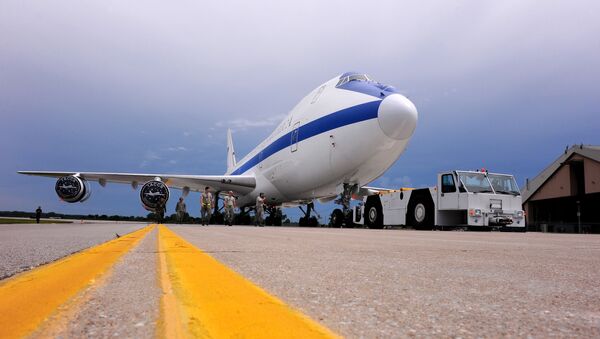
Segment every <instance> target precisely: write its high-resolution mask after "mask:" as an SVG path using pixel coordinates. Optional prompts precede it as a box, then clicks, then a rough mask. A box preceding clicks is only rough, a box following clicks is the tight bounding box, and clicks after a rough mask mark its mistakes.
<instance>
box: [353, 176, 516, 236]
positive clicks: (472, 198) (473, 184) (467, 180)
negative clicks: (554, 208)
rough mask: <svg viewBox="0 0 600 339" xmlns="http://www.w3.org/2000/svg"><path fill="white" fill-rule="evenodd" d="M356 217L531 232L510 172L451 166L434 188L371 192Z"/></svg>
mask: <svg viewBox="0 0 600 339" xmlns="http://www.w3.org/2000/svg"><path fill="white" fill-rule="evenodd" d="M353 212H354V222H355V223H358V224H366V225H367V226H369V227H372V228H381V227H383V226H396V225H407V226H412V227H414V228H416V229H431V228H433V227H435V226H452V227H454V226H466V227H472V228H477V227H482V228H491V227H501V228H504V229H508V228H511V229H515V230H519V231H525V230H526V229H525V216H524V212H523V210H522V199H521V193H520V191H519V187H518V186H517V183H516V181H515V178H514V177H513V176H512V175H510V174H500V173H488V172H487V171H485V170H481V171H458V170H457V171H448V172H442V173H440V174H438V176H437V185H436V186H435V187H429V188H420V189H412V188H401V189H398V190H389V191H381V192H379V193H378V194H377V195H374V196H369V197H365V198H364V199H363V201H362V203H360V204H359V206H357V207H356V208H355V209H354V210H353Z"/></svg>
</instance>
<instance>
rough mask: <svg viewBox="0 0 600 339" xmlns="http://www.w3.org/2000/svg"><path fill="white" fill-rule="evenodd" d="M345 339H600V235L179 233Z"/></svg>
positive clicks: (294, 231) (205, 230)
mask: <svg viewBox="0 0 600 339" xmlns="http://www.w3.org/2000/svg"><path fill="white" fill-rule="evenodd" d="M172 229H173V230H174V231H175V232H177V233H178V234H179V235H181V236H182V237H183V238H185V239H187V240H188V241H190V242H191V243H193V244H194V245H196V246H198V247H199V248H201V249H203V250H205V251H207V252H208V253H210V254H211V255H212V256H214V257H215V258H217V259H218V260H220V261H221V262H222V263H224V264H226V265H228V266H229V267H231V268H232V269H234V270H236V271H238V272H239V273H241V274H243V275H244V276H245V277H247V278H249V279H250V280H252V281H253V282H255V283H256V284H258V285H259V286H262V287H263V288H265V289H267V290H268V291H270V292H271V293H273V294H275V295H276V296H278V297H279V298H281V299H283V300H285V301H286V302H287V303H289V304H291V305H292V306H295V307H297V308H298V309H300V310H302V311H303V312H305V313H306V314H308V315H309V316H311V317H312V318H313V319H317V320H318V321H321V322H322V323H323V324H324V325H325V326H328V327H329V328H330V329H332V330H334V331H336V332H338V333H340V334H342V335H344V336H347V337H380V338H382V337H386V338H387V337H406V336H413V335H415V336H419V337H431V336H443V337H481V336H483V337H499V336H518V337H527V336H532V337H548V336H558V337H598V336H600V312H599V310H600V256H599V255H600V237H598V236H596V235H567V234H542V233H525V234H523V233H497V232H494V233H478V232H477V233H475V232H458V231H455V232H440V231H437V232H434V231H411V230H367V229H316V228H313V229H310V228H306V229H304V228H254V227H197V226H175V227H173V228H172Z"/></svg>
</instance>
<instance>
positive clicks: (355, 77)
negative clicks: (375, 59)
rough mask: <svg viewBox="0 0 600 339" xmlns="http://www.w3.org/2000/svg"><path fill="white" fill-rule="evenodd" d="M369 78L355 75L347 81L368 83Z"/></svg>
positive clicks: (364, 75)
mask: <svg viewBox="0 0 600 339" xmlns="http://www.w3.org/2000/svg"><path fill="white" fill-rule="evenodd" d="M369 80H370V79H369V77H368V76H367V75H366V74H355V75H351V76H349V77H348V81H369Z"/></svg>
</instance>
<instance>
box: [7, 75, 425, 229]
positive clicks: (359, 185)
mask: <svg viewBox="0 0 600 339" xmlns="http://www.w3.org/2000/svg"><path fill="white" fill-rule="evenodd" d="M417 119H418V113H417V109H416V108H415V105H414V104H413V103H412V102H411V101H410V100H408V99H407V98H406V97H405V96H403V95H401V94H399V93H397V91H396V90H395V89H394V88H393V87H390V86H385V85H382V84H380V83H378V82H376V81H373V80H372V79H371V78H369V77H368V76H367V75H365V74H361V73H356V72H347V73H344V74H342V75H340V76H336V77H335V78H333V79H331V80H329V81H327V82H325V83H324V84H322V85H320V86H319V87H317V88H316V89H314V90H313V91H312V92H310V93H309V94H308V95H307V96H306V97H304V99H302V100H301V101H300V102H299V103H298V104H297V105H296V106H295V107H294V108H293V109H292V110H291V111H290V112H289V114H288V115H287V117H286V118H285V119H284V120H283V121H282V122H281V123H280V124H279V126H277V128H276V129H275V130H274V131H273V133H271V135H270V136H269V137H268V138H266V139H265V140H264V141H262V142H261V143H260V144H259V145H258V146H257V147H256V148H255V149H254V150H252V151H251V152H250V153H249V154H248V155H246V156H245V157H244V158H243V159H241V160H240V161H236V157H235V151H234V148H233V141H232V137H231V131H230V130H228V131H227V172H226V173H225V175H172V174H135V173H99V172H76V171H65V172H53V171H52V172H50V171H19V173H21V174H28V175H38V176H46V177H54V178H59V179H58V181H57V183H56V186H55V190H56V192H57V194H58V196H59V197H60V198H61V199H63V200H64V201H67V202H78V201H84V200H85V199H86V198H87V197H88V196H89V193H90V190H89V187H88V185H87V181H98V182H99V183H100V185H101V186H105V185H106V183H107V182H115V183H128V184H131V185H132V187H133V188H134V189H136V188H137V186H138V183H144V185H143V186H142V188H141V191H140V198H141V201H142V204H143V206H144V207H145V208H146V209H148V210H151V211H153V210H154V208H155V207H156V204H157V202H158V199H159V197H158V196H152V195H150V196H149V195H147V193H149V192H160V193H161V194H164V195H165V196H166V198H167V199H168V197H169V188H176V189H181V190H182V191H183V195H184V196H187V194H188V193H189V192H190V191H203V190H204V188H205V187H210V190H212V191H213V192H215V191H216V192H224V191H234V192H235V194H236V196H237V197H238V206H239V207H242V208H243V211H246V208H248V207H251V206H252V205H254V203H255V199H256V197H257V196H258V195H259V193H261V192H263V193H265V195H266V197H267V199H268V205H269V206H270V208H269V209H268V211H269V212H270V213H275V214H272V215H273V218H274V219H273V222H274V223H275V224H280V223H281V219H280V217H279V220H278V219H277V209H276V208H274V207H276V206H282V205H283V206H294V205H295V206H300V205H307V206H308V207H307V210H306V211H305V214H306V215H305V217H303V218H301V220H300V222H301V224H309V223H311V222H312V223H314V222H316V218H314V217H312V218H311V217H310V212H311V207H312V202H313V201H314V200H315V199H318V200H319V201H321V202H328V201H332V200H335V199H336V198H338V197H339V199H338V200H336V202H337V203H339V204H341V205H342V209H341V210H340V209H336V210H334V212H333V214H332V222H333V223H334V224H335V225H341V223H342V222H345V221H347V222H348V224H349V223H350V222H349V221H348V218H349V216H350V215H351V214H352V213H351V210H350V208H349V203H350V199H351V198H352V197H354V198H359V197H362V196H365V195H372V194H376V193H377V190H376V189H372V188H369V187H365V185H367V184H368V183H370V182H371V181H373V180H375V179H377V178H378V177H379V176H381V175H382V174H383V173H384V172H385V171H386V170H387V169H388V168H389V167H390V166H391V165H392V164H393V163H394V162H395V161H396V160H397V159H398V158H399V157H400V155H401V154H402V153H403V152H404V150H405V148H406V145H407V144H408V142H409V139H410V137H411V136H412V135H413V132H414V130H415V128H416V124H417ZM64 185H71V186H76V187H78V190H63V189H62V188H61V186H64ZM153 194H156V193H153ZM279 216H280V214H279ZM374 226H375V227H377V226H379V225H374Z"/></svg>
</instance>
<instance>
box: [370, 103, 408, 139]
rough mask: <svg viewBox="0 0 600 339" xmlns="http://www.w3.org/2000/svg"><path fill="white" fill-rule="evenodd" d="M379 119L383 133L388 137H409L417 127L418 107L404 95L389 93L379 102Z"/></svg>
mask: <svg viewBox="0 0 600 339" xmlns="http://www.w3.org/2000/svg"><path fill="white" fill-rule="evenodd" d="M377 119H378V120H379V126H380V127H381V129H382V130H383V133H385V135H387V136H388V137H390V138H392V139H396V140H404V139H408V138H410V137H411V136H412V134H413V132H414V131H415V128H416V127H417V120H418V113H417V108H416V107H415V105H414V104H413V103H412V102H411V101H410V100H408V99H407V98H406V97H405V96H403V95H400V94H392V95H388V96H387V97H386V98H385V99H383V101H382V102H381V104H379V111H378V112H377Z"/></svg>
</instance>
